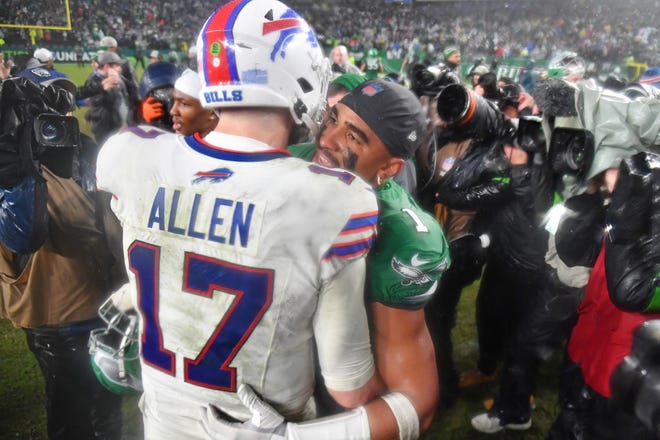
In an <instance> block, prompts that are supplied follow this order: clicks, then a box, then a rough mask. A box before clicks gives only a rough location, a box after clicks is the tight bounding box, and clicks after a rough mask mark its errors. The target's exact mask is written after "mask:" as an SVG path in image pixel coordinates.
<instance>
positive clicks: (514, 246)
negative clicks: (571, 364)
mask: <svg viewBox="0 0 660 440" xmlns="http://www.w3.org/2000/svg"><path fill="white" fill-rule="evenodd" d="M436 108H437V112H438V117H439V118H440V120H441V121H442V124H443V125H444V129H443V131H442V132H441V137H442V138H443V139H445V140H447V141H448V142H447V141H439V142H438V144H440V145H443V144H444V145H445V147H442V148H440V149H439V150H438V156H440V157H441V158H442V157H443V155H444V152H443V149H444V148H446V147H447V146H449V145H450V144H451V142H460V141H465V140H467V139H469V140H471V145H470V146H469V148H468V149H467V150H466V151H465V152H464V153H463V154H462V155H461V156H460V157H459V158H456V159H457V160H455V161H453V162H452V161H451V160H450V161H449V162H447V161H446V157H447V156H445V158H443V159H442V163H441V164H439V165H438V167H439V169H440V170H441V171H442V170H443V169H444V168H450V169H449V171H445V172H446V174H445V176H444V178H442V179H440V180H439V184H437V186H435V190H436V201H437V202H439V203H440V204H442V205H444V206H445V207H447V208H449V210H450V211H449V212H450V213H453V212H456V211H457V210H462V211H468V212H469V211H473V212H474V213H475V216H474V219H473V220H472V224H471V225H470V227H469V229H468V228H466V229H465V230H464V235H463V237H461V240H453V241H452V242H451V244H450V246H452V247H451V248H450V249H451V250H452V252H453V254H452V255H460V256H463V255H464V254H465V255H466V258H465V259H463V262H462V263H463V264H462V265H455V266H454V267H457V269H455V270H457V271H461V272H462V275H464V276H467V275H468V274H469V275H470V276H476V277H478V276H479V270H475V269H474V268H475V263H474V262H475V261H477V264H476V268H480V267H481V264H483V257H482V259H481V260H479V250H480V249H481V250H482V252H483V245H488V247H487V249H486V250H485V253H486V260H485V261H486V269H485V271H484V274H483V276H482V278H481V283H480V288H479V293H478V297H477V329H478V335H479V350H480V353H479V362H478V367H479V371H474V372H468V374H466V375H464V376H462V377H461V382H460V383H459V386H469V385H473V384H477V383H480V382H483V381H486V380H493V375H494V373H495V371H496V368H497V366H498V364H499V362H500V361H501V358H502V357H503V356H505V359H504V367H503V374H502V384H501V390H500V393H499V395H498V396H497V398H496V399H495V403H494V406H493V408H492V409H491V411H489V412H487V413H484V414H480V415H478V416H476V417H475V418H473V419H472V424H473V426H474V427H475V428H476V429H477V430H479V431H481V432H486V433H493V432H498V431H500V430H502V429H504V428H505V427H506V428H511V429H521V430H522V429H527V428H529V426H530V425H531V420H530V414H531V409H530V402H529V396H530V394H531V392H532V387H533V379H534V374H535V371H536V365H535V362H534V360H535V357H534V355H533V354H534V353H533V348H534V347H533V345H534V342H535V341H527V340H526V339H525V334H526V332H527V331H528V330H529V327H527V325H526V324H527V319H526V318H527V316H528V315H529V314H530V313H531V311H533V310H535V309H536V301H538V295H539V294H538V292H540V291H541V290H542V289H541V288H542V286H543V285H544V283H545V271H544V268H545V262H544V255H545V251H546V241H547V233H546V232H545V231H544V229H543V227H542V223H541V219H542V218H543V214H544V213H545V212H546V211H547V209H549V207H550V205H551V201H552V193H551V186H550V180H549V176H548V169H547V166H546V163H545V142H544V139H543V136H542V134H541V133H542V131H541V125H540V121H539V120H535V119H520V120H519V119H517V118H513V119H509V118H507V117H505V116H504V114H503V113H502V112H501V111H500V109H499V108H498V107H497V104H496V103H495V102H492V101H489V100H487V99H485V98H483V97H481V96H479V95H477V94H476V93H474V92H473V91H471V90H469V89H467V88H466V87H464V86H462V85H459V84H451V85H447V86H446V87H444V88H443V89H442V90H441V91H440V93H439V94H438V96H437V105H436ZM513 116H517V115H513ZM438 162H440V160H438ZM452 211H453V212H452ZM451 235H452V236H453V234H451ZM481 235H485V237H484V241H483V245H482V243H481V240H480V239H479V238H477V237H479V236H481ZM468 237H470V239H468ZM486 237H487V238H486ZM459 243H460V246H461V248H460V249H457V246H458V245H459ZM450 271H451V269H450ZM450 279H451V278H450ZM467 281H468V280H465V281H464V282H467ZM472 281H473V279H472ZM463 285H465V284H463ZM445 288H446V287H445ZM459 289H462V286H461V285H460V284H457V285H454V286H453V288H452V291H450V290H442V289H441V290H440V291H439V292H438V301H437V303H438V304H442V302H443V299H444V298H447V302H445V306H446V304H449V305H450V306H451V305H452V303H454V304H455V302H456V300H455V299H454V300H453V301H452V298H457V297H458V295H459V294H457V293H456V292H457V291H459ZM453 307H454V308H455V306H453ZM442 309H443V307H442V306H441V305H438V306H436V308H435V312H434V313H433V311H432V310H429V311H430V312H431V316H433V315H436V316H438V317H440V319H441V320H442V319H444V320H446V319H447V317H446V316H443V314H444V313H447V310H442ZM454 313H455V312H454ZM430 325H431V324H430ZM439 327H440V328H443V327H444V330H443V331H445V332H446V331H447V330H446V329H447V327H448V326H447V325H446V324H441V325H439ZM443 336H444V337H445V338H447V337H448V336H447V335H440V336H439V337H438V338H437V340H438V341H439V343H441V344H442V340H443ZM441 347H442V346H440V348H441ZM441 369H442V366H441ZM441 375H442V370H441Z"/></svg>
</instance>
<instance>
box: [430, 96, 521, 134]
mask: <svg viewBox="0 0 660 440" xmlns="http://www.w3.org/2000/svg"><path fill="white" fill-rule="evenodd" d="M436 110H437V111H438V116H439V117H440V119H441V120H442V121H443V122H444V123H445V126H446V128H447V129H450V130H451V131H452V134H453V135H454V137H456V138H457V139H458V140H465V139H475V140H490V139H498V138H502V137H509V136H510V135H509V134H508V131H509V125H508V124H506V123H505V120H506V117H505V116H504V114H503V113H502V112H501V111H500V110H499V109H498V108H497V105H496V104H495V103H493V102H491V101H489V100H487V99H485V98H483V97H481V96H479V95H477V94H476V93H474V91H472V90H470V89H468V88H467V87H465V86H463V85H462V84H449V85H446V86H445V87H444V88H443V89H442V90H441V91H440V93H438V96H437V102H436Z"/></svg>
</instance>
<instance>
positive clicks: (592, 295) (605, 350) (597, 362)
mask: <svg viewBox="0 0 660 440" xmlns="http://www.w3.org/2000/svg"><path fill="white" fill-rule="evenodd" d="M578 314H579V316H578V321H577V324H576V325H575V327H574V328H573V333H572V334H571V338H570V340H569V341H568V354H569V356H570V358H571V360H572V361H573V362H575V363H577V364H579V365H580V367H581V369H582V374H583V376H584V380H585V382H586V383H587V385H589V386H590V387H591V388H593V389H594V390H595V391H596V392H598V393H599V394H601V395H602V396H604V397H607V398H609V397H610V395H611V390H610V376H611V375H612V372H613V371H614V369H615V368H616V366H617V365H618V364H619V363H620V362H621V361H622V360H623V358H624V357H625V356H626V355H627V354H629V353H630V349H631V346H632V337H633V332H634V331H635V329H636V328H637V327H638V326H639V325H640V324H642V323H643V322H644V321H647V320H649V319H655V318H660V313H656V314H649V313H632V312H625V311H623V310H621V309H619V308H617V307H616V306H615V305H614V304H613V303H612V301H611V300H610V297H609V293H608V290H607V279H606V278H605V247H604V246H603V247H602V248H601V251H600V254H599V255H598V259H597V260H596V264H595V265H594V268H593V270H592V272H591V277H590V278H589V283H588V284H587V288H586V293H585V297H584V300H583V301H582V303H581V304H580V306H579V308H578Z"/></svg>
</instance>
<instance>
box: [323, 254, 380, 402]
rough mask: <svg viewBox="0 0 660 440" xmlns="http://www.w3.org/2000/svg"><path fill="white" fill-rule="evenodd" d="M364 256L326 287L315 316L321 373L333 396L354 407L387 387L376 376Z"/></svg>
mask: <svg viewBox="0 0 660 440" xmlns="http://www.w3.org/2000/svg"><path fill="white" fill-rule="evenodd" d="M364 277H365V260H364V258H361V259H358V260H355V261H352V262H351V263H349V264H348V265H347V266H345V267H344V268H343V269H342V270H340V271H339V272H338V273H337V275H335V276H334V277H333V278H332V279H331V280H330V281H328V282H327V283H326V285H325V286H323V288H322V290H321V294H320V297H319V304H318V307H317V312H316V316H315V319H314V334H315V337H316V343H317V348H318V354H319V365H320V368H321V374H322V375H323V378H324V380H325V384H326V387H327V389H328V392H329V393H330V395H331V396H332V397H333V398H334V399H335V400H336V401H337V403H339V404H340V405H342V406H344V407H346V408H354V407H356V406H358V405H361V404H363V403H365V402H367V401H368V400H369V399H371V398H373V397H374V396H376V395H378V394H379V393H380V391H381V390H382V389H383V385H382V382H381V381H380V380H379V378H378V376H377V375H376V368H375V365H374V360H373V355H372V351H371V340H370V336H369V324H368V321H367V312H366V309H365V304H364V295H363V286H364Z"/></svg>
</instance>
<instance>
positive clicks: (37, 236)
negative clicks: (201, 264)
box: [0, 75, 125, 440]
mask: <svg viewBox="0 0 660 440" xmlns="http://www.w3.org/2000/svg"><path fill="white" fill-rule="evenodd" d="M35 79H36V80H39V81H40V83H41V85H40V84H37V83H35V82H32V81H30V80H28V79H26V78H22V77H18V78H8V79H5V80H4V81H2V82H0V103H1V104H0V105H1V108H0V123H1V124H2V125H1V126H2V132H1V133H0V194H1V197H0V252H1V255H2V258H0V281H1V283H0V286H1V289H2V290H1V292H2V296H1V298H0V311H1V313H2V316H3V317H5V318H7V319H9V320H10V321H11V322H12V323H13V324H14V325H15V326H16V327H20V328H22V329H23V330H24V331H25V334H26V337H27V343H28V346H29V348H30V350H31V351H32V353H33V354H34V356H35V358H36V359H37V361H38V363H39V366H40V368H41V371H42V373H43V377H44V381H45V387H46V404H45V406H46V412H47V428H48V437H49V438H50V439H63V440H64V439H66V440H71V439H81V440H83V439H85V440H86V439H97V438H98V439H101V438H103V439H119V438H120V437H121V399H120V397H119V396H116V395H114V394H111V393H109V392H107V391H105V389H104V388H102V386H101V385H100V383H99V382H98V381H97V380H96V377H95V375H94V373H93V371H92V368H91V363H90V360H89V352H88V348H87V342H88V340H89V333H90V330H92V329H93V328H96V327H99V326H100V325H101V322H100V320H99V319H98V317H97V310H98V307H99V305H100V304H101V303H102V301H103V300H104V298H105V296H106V295H107V294H108V293H109V292H110V291H111V289H112V288H113V286H115V285H116V284H117V283H118V282H120V280H121V279H122V278H123V277H124V276H125V275H124V271H123V264H122V260H121V257H118V256H120V255H121V253H120V247H121V230H120V227H119V224H118V222H117V220H116V219H115V217H114V216H113V215H112V214H111V212H110V210H109V209H107V208H109V203H108V201H107V200H102V199H101V198H100V196H99V193H97V192H96V191H95V176H94V163H95V159H96V152H97V149H96V145H95V144H93V142H92V143H90V142H89V139H86V140H85V141H82V142H81V139H80V136H79V132H78V124H77V120H76V119H75V118H73V117H68V116H64V115H65V114H67V113H68V112H70V111H71V110H72V109H73V108H74V106H75V101H74V98H73V94H72V93H70V91H68V90H75V86H74V85H73V84H72V83H70V81H68V80H67V79H62V78H53V77H52V76H49V75H44V76H41V77H39V78H35ZM62 84H63V85H64V87H65V88H66V89H65V88H61V87H59V85H62ZM67 89H68V90H67Z"/></svg>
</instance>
